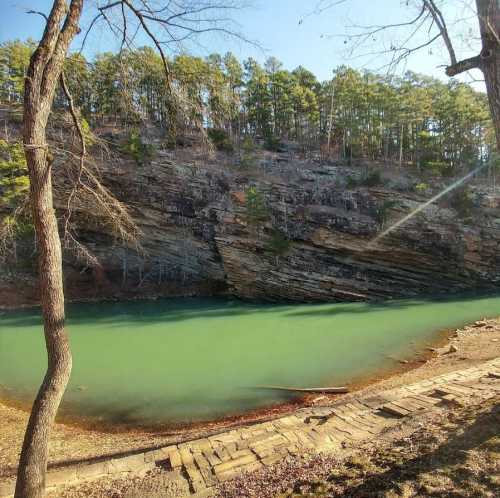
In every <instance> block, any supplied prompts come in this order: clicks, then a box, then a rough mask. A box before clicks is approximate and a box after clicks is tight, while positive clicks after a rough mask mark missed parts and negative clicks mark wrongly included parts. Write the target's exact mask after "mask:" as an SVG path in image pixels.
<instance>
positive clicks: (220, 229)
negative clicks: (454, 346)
mask: <svg viewBox="0 0 500 498" xmlns="http://www.w3.org/2000/svg"><path fill="white" fill-rule="evenodd" d="M348 174H352V175H356V174H357V173H356V171H355V170H352V171H350V172H349V171H347V170H346V169H342V168H336V167H332V166H329V167H327V166H319V165H316V166H313V165H309V166H307V167H306V166H303V165H302V166H300V167H298V166H297V165H294V164H293V163H289V164H286V163H285V164H278V165H274V166H273V165H270V166H269V167H268V168H267V172H266V167H264V168H263V169H260V170H259V171H258V172H255V171H254V172H252V173H250V172H245V171H241V170H238V169H237V168H223V167H220V166H217V165H216V164H212V165H204V166H199V165H198V166H197V165H195V164H193V163H188V162H179V161H178V160H176V161H174V160H172V159H170V158H169V157H168V155H167V154H164V155H163V156H161V157H160V158H159V159H158V160H156V161H154V162H153V163H152V164H150V165H147V166H137V165H136V164H135V163H132V162H123V163H120V164H119V165H116V164H115V165H113V164H108V165H105V166H104V167H103V171H102V178H103V182H104V183H105V184H106V185H107V186H108V187H109V188H110V189H111V190H112V191H113V193H114V194H115V195H116V196H117V197H118V198H119V199H120V200H122V201H123V202H125V203H126V204H127V205H128V206H129V207H130V210H131V213H132V215H133V217H134V219H135V220H136V222H137V224H138V226H139V228H140V230H141V232H142V236H141V238H140V244H141V249H140V250H137V248H133V247H128V248H125V247H123V246H121V245H119V244H117V243H116V242H115V241H114V240H113V239H112V237H110V236H109V235H108V234H106V233H105V232H103V231H102V230H100V229H99V227H98V226H95V225H93V223H92V222H91V221H90V220H91V219H92V216H91V213H85V212H80V213H79V214H78V216H79V224H80V226H81V231H80V234H79V235H80V237H81V239H82V240H83V241H84V242H85V243H86V244H87V245H88V247H89V248H90V249H91V250H92V251H93V252H94V253H95V254H96V255H97V256H98V258H99V260H100V261H101V264H102V269H103V272H104V276H102V275H101V277H103V278H99V279H98V282H97V283H95V282H94V281H93V280H92V279H93V278H94V277H95V275H91V274H90V275H89V272H87V273H84V275H86V277H85V278H87V279H88V282H89V284H90V286H91V287H92V288H93V289H94V292H95V294H96V295H95V297H99V295H103V296H104V295H106V294H110V293H111V294H112V293H115V294H116V293H118V291H119V289H124V288H126V289H127V290H128V293H129V294H135V295H143V294H145V293H151V292H152V291H154V292H156V293H159V294H166V293H170V294H172V293H174V294H179V293H181V294H182V293H186V292H189V293H194V294H200V293H204V294H207V293H208V294H215V293H219V292H225V293H229V294H232V295H235V296H238V297H242V298H247V299H259V300H260V299H264V300H273V301H279V300H286V301H297V302H309V301H333V300H365V299H379V298H390V297H408V296H416V295H429V294H436V293H443V294H448V293H452V292H461V291H467V290H479V289H481V290H483V289H484V290H487V289H488V290H491V289H495V288H497V287H498V285H499V284H500V195H498V194H497V196H495V195H493V194H491V193H485V194H483V195H480V194H479V193H476V194H475V196H474V203H475V206H472V207H471V209H470V212H468V213H467V215H466V216H465V215H464V214H463V213H462V214H461V215H460V216H459V214H458V212H457V211H456V210H455V209H452V208H451V207H449V202H446V201H445V202H444V203H443V204H441V205H438V206H436V205H432V206H430V207H429V208H427V209H425V210H424V211H423V212H422V213H420V214H418V215H417V216H415V217H413V218H412V219H411V220H410V221H408V222H407V223H406V224H405V225H404V226H402V227H401V228H399V229H397V230H395V231H393V232H391V233H390V234H389V235H387V236H386V237H383V238H382V239H381V240H380V241H377V242H376V243H374V244H370V241H372V240H373V239H374V238H375V237H376V236H377V235H378V234H379V233H381V232H382V231H383V230H384V228H386V227H388V226H390V225H391V224H392V223H393V222H394V221H396V220H398V219H400V218H401V217H402V216H404V215H405V214H407V213H409V212H410V211H412V210H413V209H415V208H416V207H417V206H418V205H419V204H420V203H421V202H423V201H424V200H425V199H426V198H428V197H429V195H427V196H420V195H417V194H416V193H414V192H412V191H411V189H409V188H407V187H402V186H401V185H399V186H398V185H397V181H392V182H389V180H387V181H384V184H386V185H387V186H384V187H372V188H368V187H357V188H347V187H346V181H345V180H346V176H347V175H348ZM389 185H390V186H391V188H389ZM250 195H252V196H253V201H255V197H257V201H258V202H257V208H256V207H255V204H256V203H255V202H253V204H252V203H251V202H250V200H249V196H250ZM447 204H448V206H447ZM252 209H253V210H256V209H257V210H258V212H259V213H258V214H259V216H258V217H257V218H258V219H257V220H255V219H254V218H255V216H253V215H254V214H255V213H252ZM464 216H465V217H466V218H467V220H465V221H464ZM277 233H278V234H279V237H278V241H276V237H277V235H276V234H277ZM68 266H71V265H68ZM73 266H74V268H75V269H78V268H77V265H75V264H74V263H73ZM67 274H68V275H69V278H74V282H73V283H74V285H73V287H74V288H78V285H77V284H78V282H79V280H78V278H80V280H81V278H82V277H81V276H80V277H78V278H76V277H72V275H73V276H74V275H77V273H76V272H71V269H70V268H68V272H67ZM103 281H104V282H106V283H107V285H104V284H102V282H103ZM92 282H94V283H93V284H92ZM69 284H70V282H68V285H69ZM80 284H81V282H80ZM110 289H111V290H110ZM187 289H189V291H187ZM74 294H75V296H74V297H78V291H76V292H75V293H74Z"/></svg>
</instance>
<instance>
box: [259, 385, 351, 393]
mask: <svg viewBox="0 0 500 498" xmlns="http://www.w3.org/2000/svg"><path fill="white" fill-rule="evenodd" d="M255 389H269V390H272V391H288V392H297V393H305V394H307V393H326V394H343V393H348V392H349V389H347V387H284V386H255Z"/></svg>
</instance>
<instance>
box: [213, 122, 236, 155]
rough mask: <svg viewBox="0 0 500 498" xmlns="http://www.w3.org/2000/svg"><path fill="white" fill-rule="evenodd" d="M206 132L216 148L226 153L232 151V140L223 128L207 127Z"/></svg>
mask: <svg viewBox="0 0 500 498" xmlns="http://www.w3.org/2000/svg"><path fill="white" fill-rule="evenodd" d="M207 134H208V138H209V139H210V141H211V142H212V144H213V145H214V146H215V148H216V149H217V150H220V151H223V152H228V153H231V152H233V151H234V145H233V142H232V141H231V138H230V137H229V135H228V134H227V132H226V131H225V130H222V129H220V128H209V129H208V131H207Z"/></svg>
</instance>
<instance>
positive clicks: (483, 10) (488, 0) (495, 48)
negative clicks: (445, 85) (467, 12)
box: [429, 0, 500, 152]
mask: <svg viewBox="0 0 500 498" xmlns="http://www.w3.org/2000/svg"><path fill="white" fill-rule="evenodd" d="M429 1H431V0H429ZM476 8H477V17H478V22H479V30H480V33H481V52H480V53H479V55H476V56H475V57H470V58H469V59H464V60H461V61H459V62H457V61H456V59H455V53H454V51H453V49H452V48H451V50H450V49H449V50H450V56H451V62H452V63H451V65H450V66H448V67H447V68H446V74H447V75H448V76H456V75H457V74H460V73H463V72H465V71H469V70H471V69H480V70H481V71H482V73H483V75H484V81H485V83H486V92H487V94H488V102H489V105H490V111H491V118H492V120H493V125H494V127H495V137H496V144H497V152H500V0H476ZM433 15H435V13H434V14H433ZM441 30H442V34H443V37H444V38H445V40H449V35H448V32H447V31H446V29H445V28H442V27H441ZM449 46H451V42H450V41H449Z"/></svg>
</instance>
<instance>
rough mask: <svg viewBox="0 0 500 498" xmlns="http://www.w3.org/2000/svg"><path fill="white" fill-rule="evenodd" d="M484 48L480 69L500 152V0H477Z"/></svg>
mask: <svg viewBox="0 0 500 498" xmlns="http://www.w3.org/2000/svg"><path fill="white" fill-rule="evenodd" d="M476 3H477V15H478V17H479V28H480V30H481V42H482V50H481V54H480V56H479V57H480V59H481V60H480V69H481V71H482V72H483V74H484V81H485V83H486V92H487V93H488V101H489V104H490V110H491V117H492V119H493V125H494V126H495V136H496V141H497V152H499V153H500V0H476Z"/></svg>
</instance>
